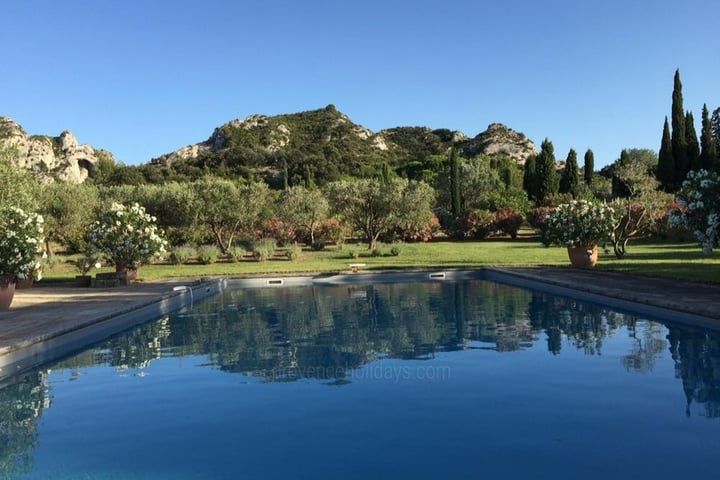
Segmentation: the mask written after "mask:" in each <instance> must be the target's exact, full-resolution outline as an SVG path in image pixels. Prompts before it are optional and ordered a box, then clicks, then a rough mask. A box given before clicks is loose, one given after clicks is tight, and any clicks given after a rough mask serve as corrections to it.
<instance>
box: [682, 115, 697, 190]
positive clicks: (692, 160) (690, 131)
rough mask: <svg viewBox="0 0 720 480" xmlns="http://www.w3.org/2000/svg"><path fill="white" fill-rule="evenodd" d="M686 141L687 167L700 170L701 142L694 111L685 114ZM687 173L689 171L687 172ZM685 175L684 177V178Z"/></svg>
mask: <svg viewBox="0 0 720 480" xmlns="http://www.w3.org/2000/svg"><path fill="white" fill-rule="evenodd" d="M685 141H686V142H687V168H688V171H690V170H700V144H699V143H698V137H697V132H696V131H695V119H694V118H693V114H692V112H687V114H685ZM685 173H686V174H687V172H685ZM684 178H685V177H683V179H684Z"/></svg>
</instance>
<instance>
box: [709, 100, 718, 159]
mask: <svg viewBox="0 0 720 480" xmlns="http://www.w3.org/2000/svg"><path fill="white" fill-rule="evenodd" d="M710 126H711V128H712V136H713V138H714V139H715V151H717V153H718V155H720V108H716V109H715V110H713V113H712V116H711V117H710Z"/></svg>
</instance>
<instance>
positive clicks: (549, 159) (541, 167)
mask: <svg viewBox="0 0 720 480" xmlns="http://www.w3.org/2000/svg"><path fill="white" fill-rule="evenodd" d="M535 172H536V177H537V182H538V183H537V201H538V203H543V202H544V201H545V200H547V199H548V197H550V195H553V194H555V193H558V188H559V187H560V177H559V175H558V172H557V168H556V166H555V147H553V144H552V142H551V141H550V140H548V139H547V138H546V139H545V140H543V142H542V145H541V146H540V155H538V158H537V164H536V165H535Z"/></svg>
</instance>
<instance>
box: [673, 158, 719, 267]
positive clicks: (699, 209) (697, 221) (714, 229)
mask: <svg viewBox="0 0 720 480" xmlns="http://www.w3.org/2000/svg"><path fill="white" fill-rule="evenodd" d="M676 202H677V204H676V205H675V206H674V208H672V209H671V210H670V225H671V226H673V227H680V228H685V229H687V230H689V231H691V232H693V235H694V236H695V238H696V239H697V241H699V242H700V244H701V245H702V248H703V253H705V254H708V255H709V254H710V253H712V251H713V248H715V247H717V246H720V175H718V174H717V173H715V172H709V171H707V170H700V171H698V172H694V171H691V172H689V173H688V174H687V178H686V179H685V181H684V182H683V184H682V189H681V190H680V192H678V195H677V200H676Z"/></svg>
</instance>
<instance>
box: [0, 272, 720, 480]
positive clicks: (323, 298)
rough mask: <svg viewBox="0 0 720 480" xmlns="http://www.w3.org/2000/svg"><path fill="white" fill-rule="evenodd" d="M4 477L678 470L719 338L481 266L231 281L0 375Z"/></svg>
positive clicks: (693, 441)
mask: <svg viewBox="0 0 720 480" xmlns="http://www.w3.org/2000/svg"><path fill="white" fill-rule="evenodd" d="M0 422H1V424H0V478H22V479H55V478H58V479H66V478H67V479H225V478H227V479H245V478H247V479H276V478H278V479H279V478H283V479H295V478H303V479H304V478H307V479H310V478H313V479H325V478H327V479H330V478H333V479H335V478H342V479H356V478H357V479H360V478H362V479H366V478H413V479H418V478H460V477H466V478H481V477H482V478H503V479H514V478H531V477H532V478H583V479H588V478H652V479H664V478H690V477H693V476H697V477H699V476H700V475H712V474H713V472H715V470H716V467H717V458H718V456H719V455H720V334H719V333H718V332H717V331H713V330H703V329H700V328H696V327H689V326H682V325H680V324H672V323H666V322H664V321H663V320H662V319H658V318H645V317H642V316H640V315H635V314H629V313H624V312H620V311H616V310H613V309H611V308H608V307H605V306H602V305H597V304H591V303H584V302H581V301H578V300H574V299H571V298H566V297H558V296H553V295H549V294H546V293H541V292H537V291H533V290H529V289H524V288H516V287H511V286H507V285H503V284H497V283H492V282H488V281H484V280H472V281H442V282H420V283H397V284H376V285H343V286H317V285H315V286H311V285H308V286H298V287H287V288H244V289H239V288H238V289H228V290H226V291H224V292H223V293H222V294H220V295H218V296H216V297H214V298H212V299H210V300H208V301H205V302H203V303H202V304H199V305H196V306H195V307H194V308H192V309H186V310H183V311H180V312H178V313H176V314H173V315H170V316H166V317H163V318H160V319H157V320H156V321H154V322H151V323H148V324H145V325H142V326H140V327H137V328H134V329H132V330H130V331H127V332H125V333H123V334H120V335H117V336H115V337H112V338H110V339H108V340H105V341H103V342H101V343H100V344H97V345H94V346H92V347H91V348H88V349H87V350H85V351H83V352H80V353H78V354H76V355H74V356H72V357H70V358H66V359H64V360H62V361H59V362H57V363H55V364H53V365H48V366H46V367H43V368H42V369H39V370H36V371H33V372H31V373H28V374H26V375H24V376H22V377H21V378H15V379H12V381H11V382H8V383H7V384H6V385H5V386H4V388H2V390H0Z"/></svg>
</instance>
